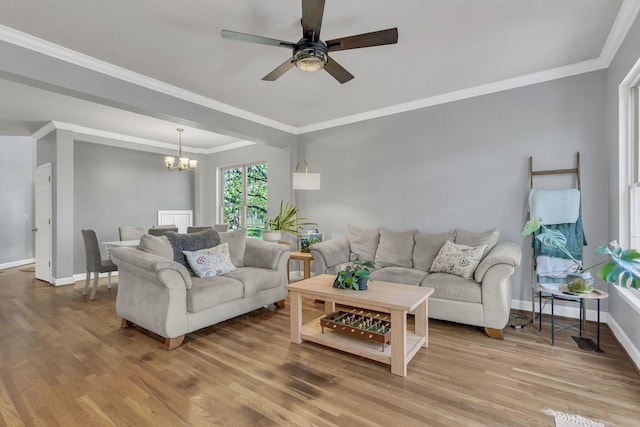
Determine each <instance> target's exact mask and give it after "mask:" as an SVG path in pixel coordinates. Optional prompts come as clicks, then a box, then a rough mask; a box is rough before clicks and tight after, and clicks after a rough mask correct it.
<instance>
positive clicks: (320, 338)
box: [300, 316, 426, 365]
mask: <svg viewBox="0 0 640 427" xmlns="http://www.w3.org/2000/svg"><path fill="white" fill-rule="evenodd" d="M322 317H324V316H321V317H318V318H317V319H314V320H312V321H311V322H309V323H307V324H306V325H304V326H303V327H302V332H301V333H300V337H301V338H302V339H303V340H306V341H311V342H314V343H316V344H321V345H324V346H327V347H331V348H335V349H337V350H341V351H344V352H346V353H351V354H355V355H357V356H361V357H364V358H367V359H371V360H375V361H377V362H381V363H385V364H387V365H391V345H385V348H384V351H382V350H381V348H380V344H378V343H375V342H372V341H365V340H360V339H358V338H354V337H351V336H348V335H344V334H341V333H339V332H335V331H332V330H331V329H329V328H325V329H324V334H323V333H322V328H321V326H320V319H321V318H322ZM392 327H393V326H392ZM406 340H407V346H406V348H407V351H406V361H407V362H409V361H410V360H411V359H412V358H413V356H415V355H416V353H417V352H418V351H419V350H420V348H422V346H423V345H424V344H425V342H426V338H425V337H421V336H418V335H416V334H414V333H413V332H409V331H407V332H406Z"/></svg>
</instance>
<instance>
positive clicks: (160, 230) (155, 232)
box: [147, 227, 178, 236]
mask: <svg viewBox="0 0 640 427" xmlns="http://www.w3.org/2000/svg"><path fill="white" fill-rule="evenodd" d="M168 231H175V232H176V233H177V232H178V227H156V228H150V229H149V231H148V232H147V233H149V234H151V235H152V236H164V235H165V234H167V232H168Z"/></svg>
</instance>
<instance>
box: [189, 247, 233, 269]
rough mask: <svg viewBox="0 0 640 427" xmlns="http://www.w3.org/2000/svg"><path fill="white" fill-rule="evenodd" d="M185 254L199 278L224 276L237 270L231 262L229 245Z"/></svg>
mask: <svg viewBox="0 0 640 427" xmlns="http://www.w3.org/2000/svg"><path fill="white" fill-rule="evenodd" d="M183 252H184V256H185V257H186V258H187V262H188V263H189V266H190V267H191V269H192V270H193V272H194V273H195V274H196V276H198V277H211V276H222V275H223V274H225V273H229V272H231V271H233V270H235V269H236V266H235V265H233V263H232V262H231V256H230V255H229V244H228V243H221V244H219V245H218V246H214V247H213V248H206V249H200V250H199V251H183Z"/></svg>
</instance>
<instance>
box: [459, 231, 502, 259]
mask: <svg viewBox="0 0 640 427" xmlns="http://www.w3.org/2000/svg"><path fill="white" fill-rule="evenodd" d="M499 237H500V232H499V231H498V229H497V228H494V229H492V230H487V231H483V232H481V233H474V232H473V231H467V230H462V229H460V228H458V229H456V239H455V242H456V244H458V245H466V246H482V245H487V247H486V249H485V250H484V253H483V254H482V257H483V258H484V257H485V256H486V255H487V254H488V253H489V251H490V250H491V249H493V247H494V246H495V245H496V244H497V243H498V238H499Z"/></svg>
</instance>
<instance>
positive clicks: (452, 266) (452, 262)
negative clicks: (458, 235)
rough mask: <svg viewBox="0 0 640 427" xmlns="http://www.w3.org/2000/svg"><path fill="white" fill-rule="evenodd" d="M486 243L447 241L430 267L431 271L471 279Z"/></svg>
mask: <svg viewBox="0 0 640 427" xmlns="http://www.w3.org/2000/svg"><path fill="white" fill-rule="evenodd" d="M485 248H486V245H482V246H477V247H472V246H466V245H456V244H455V243H451V242H450V241H448V240H447V241H446V242H445V244H444V245H442V248H440V251H439V252H438V256H436V259H434V260H433V264H432V265H431V268H430V269H429V272H431V273H448V274H455V275H456V276H460V277H464V278H465V279H471V278H472V277H473V273H474V272H475V271H476V267H478V264H480V260H481V259H482V254H483V253H484V250H485Z"/></svg>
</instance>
